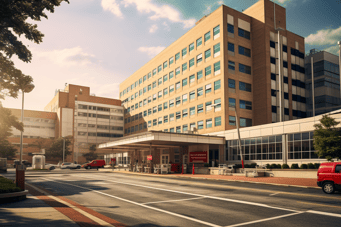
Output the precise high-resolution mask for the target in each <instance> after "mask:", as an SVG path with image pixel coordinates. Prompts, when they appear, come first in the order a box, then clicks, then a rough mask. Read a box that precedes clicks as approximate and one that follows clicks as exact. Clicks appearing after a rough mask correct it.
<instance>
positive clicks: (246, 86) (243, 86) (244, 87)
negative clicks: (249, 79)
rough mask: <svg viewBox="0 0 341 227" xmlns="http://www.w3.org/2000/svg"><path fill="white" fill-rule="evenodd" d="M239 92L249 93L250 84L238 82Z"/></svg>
mask: <svg viewBox="0 0 341 227" xmlns="http://www.w3.org/2000/svg"><path fill="white" fill-rule="evenodd" d="M239 90H241V91H248V92H251V84H248V83H244V82H241V81H239Z"/></svg>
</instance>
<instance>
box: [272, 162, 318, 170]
mask: <svg viewBox="0 0 341 227" xmlns="http://www.w3.org/2000/svg"><path fill="white" fill-rule="evenodd" d="M319 167H320V163H308V164H301V166H299V165H298V164H297V163H293V164H291V167H289V165H288V164H283V165H281V164H271V165H270V164H266V168H267V169H318V168H319Z"/></svg>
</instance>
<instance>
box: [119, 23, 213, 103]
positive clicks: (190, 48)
mask: <svg viewBox="0 0 341 227" xmlns="http://www.w3.org/2000/svg"><path fill="white" fill-rule="evenodd" d="M218 34H220V25H218V26H216V27H214V28H213V36H216V35H218ZM210 39H211V31H209V32H207V33H205V35H204V42H207V41H208V40H210ZM201 45H202V37H200V38H198V39H197V40H196V46H197V48H198V47H200V46H201ZM194 48H195V46H194V42H192V43H191V44H189V46H188V52H189V53H190V52H191V51H193V50H194ZM218 49H219V51H220V44H219V45H218V46H217V45H216V46H215V47H214V48H213V50H214V51H217V50H218ZM206 52H207V53H206ZM210 52H211V50H207V51H205V56H206V55H210V54H211V53H210ZM181 55H182V57H185V56H186V55H187V47H185V48H183V49H182V50H181ZM201 56H202V54H201ZM179 59H180V52H178V53H176V54H175V62H176V61H177V60H179ZM173 63H174V56H172V57H171V58H169V60H167V61H165V62H164V63H163V64H160V65H159V66H158V67H157V68H155V69H153V71H152V72H150V73H148V74H147V75H145V76H143V77H142V78H140V79H139V80H138V81H136V82H135V83H133V84H132V85H131V86H129V87H128V88H126V89H125V90H123V92H121V93H120V97H121V96H122V95H125V94H126V93H128V92H129V91H130V90H133V89H134V87H137V86H138V85H139V84H142V82H144V81H146V80H147V78H148V79H149V78H150V77H151V76H152V75H153V76H155V75H156V73H157V72H158V73H159V72H161V71H162V69H166V68H167V67H168V66H169V67H170V66H171V65H172V64H173Z"/></svg>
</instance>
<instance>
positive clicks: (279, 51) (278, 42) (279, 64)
mask: <svg viewBox="0 0 341 227" xmlns="http://www.w3.org/2000/svg"><path fill="white" fill-rule="evenodd" d="M275 30H276V31H277V34H278V40H277V46H278V78H279V80H278V90H279V121H280V122H282V121H283V111H282V109H283V106H282V97H283V96H282V93H283V91H282V83H283V82H282V75H281V61H282V60H281V49H282V48H281V42H280V35H279V31H285V30H284V29H283V28H281V27H278V28H275Z"/></svg>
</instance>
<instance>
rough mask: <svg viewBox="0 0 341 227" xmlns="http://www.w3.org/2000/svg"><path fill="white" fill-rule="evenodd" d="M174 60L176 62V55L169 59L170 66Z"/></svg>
mask: <svg viewBox="0 0 341 227" xmlns="http://www.w3.org/2000/svg"><path fill="white" fill-rule="evenodd" d="M173 62H174V57H171V58H170V59H169V66H170V65H171V64H173Z"/></svg>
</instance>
